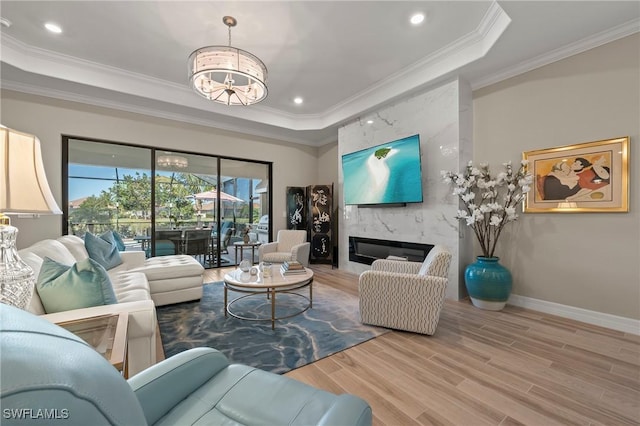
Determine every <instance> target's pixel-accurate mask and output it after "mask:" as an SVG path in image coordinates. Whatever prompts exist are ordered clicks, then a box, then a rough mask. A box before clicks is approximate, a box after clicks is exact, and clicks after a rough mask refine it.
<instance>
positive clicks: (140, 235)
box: [63, 137, 271, 267]
mask: <svg viewBox="0 0 640 426" xmlns="http://www.w3.org/2000/svg"><path fill="white" fill-rule="evenodd" d="M63 150H64V153H65V154H66V155H63V161H64V164H63V171H64V174H65V176H64V179H63V182H65V183H66V185H65V186H64V188H63V195H64V198H65V200H64V203H65V209H64V218H65V221H66V224H67V233H70V234H75V235H78V236H81V237H82V236H84V234H85V233H86V232H92V233H94V234H101V233H103V232H105V231H107V230H114V231H116V232H118V233H119V234H120V236H121V237H122V239H123V241H124V242H125V246H126V250H143V251H145V254H146V255H147V256H162V255H171V254H178V253H185V254H191V255H193V256H194V257H196V258H197V259H198V260H200V261H201V262H202V263H203V265H204V266H205V267H217V266H224V265H229V264H235V263H236V259H235V250H228V245H229V244H233V242H235V241H240V240H242V236H243V234H244V232H245V231H251V234H250V235H251V237H252V238H253V239H256V240H257V239H258V238H260V240H261V242H267V241H268V240H269V236H270V235H271V232H270V229H269V228H267V229H266V230H265V224H264V223H263V224H262V226H261V227H260V229H261V233H260V236H258V232H257V228H258V226H257V224H258V222H259V221H260V219H261V218H262V219H263V222H265V221H266V219H265V218H268V214H269V211H270V199H269V197H268V193H267V192H266V190H265V188H268V185H267V184H266V183H267V182H268V181H269V179H270V177H271V163H261V162H253V161H246V160H237V159H230V158H221V157H217V156H211V155H205V154H195V153H185V152H178V151H166V150H159V149H155V148H147V147H141V146H133V145H125V144H119V143H112V142H105V141H94V140H84V139H77V138H70V137H63ZM65 159H66V160H65ZM266 223H267V224H268V221H267V222H266ZM196 230H197V231H199V232H198V233H197V235H198V236H199V237H198V240H199V241H198V244H197V247H198V249H194V247H196V244H195V242H194V241H195V240H193V237H191V240H190V242H189V241H188V237H189V236H193V235H196V233H195V232H191V231H196ZM187 231H189V232H187ZM206 231H208V232H206ZM255 260H257V259H255Z"/></svg>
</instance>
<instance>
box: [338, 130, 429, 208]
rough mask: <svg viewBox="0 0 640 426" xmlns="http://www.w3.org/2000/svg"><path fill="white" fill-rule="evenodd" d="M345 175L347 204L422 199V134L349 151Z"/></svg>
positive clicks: (413, 201)
mask: <svg viewBox="0 0 640 426" xmlns="http://www.w3.org/2000/svg"><path fill="white" fill-rule="evenodd" d="M342 175H343V178H344V187H343V188H344V189H343V193H344V202H345V204H350V205H354V204H355V205H367V204H404V203H421V202H422V168H421V165H420V136H419V135H413V136H409V137H406V138H404V139H398V140H395V141H393V142H389V143H385V144H382V145H377V146H374V147H371V148H367V149H363V150H362V151H356V152H352V153H349V154H345V155H343V156H342Z"/></svg>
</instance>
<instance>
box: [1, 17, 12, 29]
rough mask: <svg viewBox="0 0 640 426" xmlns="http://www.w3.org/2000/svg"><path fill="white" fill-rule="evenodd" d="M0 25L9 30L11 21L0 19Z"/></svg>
mask: <svg viewBox="0 0 640 426" xmlns="http://www.w3.org/2000/svg"><path fill="white" fill-rule="evenodd" d="M0 25H2V26H3V27H7V28H9V27H10V26H11V21H10V20H8V19H7V18H2V17H0Z"/></svg>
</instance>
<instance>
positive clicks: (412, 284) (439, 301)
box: [358, 245, 451, 335]
mask: <svg viewBox="0 0 640 426" xmlns="http://www.w3.org/2000/svg"><path fill="white" fill-rule="evenodd" d="M450 263H451V253H449V251H448V250H447V249H445V248H444V247H443V246H438V245H436V246H434V247H433V248H432V249H431V250H430V251H429V253H428V254H427V257H426V258H425V260H424V262H410V261H403V260H387V259H378V260H376V261H374V262H373V264H372V265H371V267H372V270H370V271H365V272H363V273H362V274H361V275H360V279H359V283H358V290H359V293H360V318H361V320H362V322H363V323H365V324H371V325H378V326H382V327H387V328H393V329H397V330H406V331H413V332H415V333H421V334H429V335H432V334H433V333H435V331H436V327H437V326H438V320H439V319H440V311H441V310H442V306H443V304H444V297H445V292H446V288H447V283H448V281H449V279H448V276H449V265H450Z"/></svg>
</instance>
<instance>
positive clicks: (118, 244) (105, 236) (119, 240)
mask: <svg viewBox="0 0 640 426" xmlns="http://www.w3.org/2000/svg"><path fill="white" fill-rule="evenodd" d="M100 238H102V239H103V240H105V241H109V238H113V241H115V243H116V247H118V251H124V250H125V248H126V247H125V246H124V241H122V238H121V237H120V234H118V233H117V232H116V231H114V230H111V229H110V230H108V231H106V232H105V233H103V234H102V235H100Z"/></svg>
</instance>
